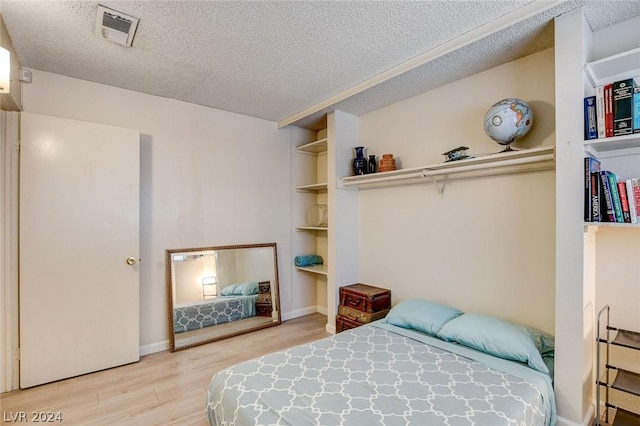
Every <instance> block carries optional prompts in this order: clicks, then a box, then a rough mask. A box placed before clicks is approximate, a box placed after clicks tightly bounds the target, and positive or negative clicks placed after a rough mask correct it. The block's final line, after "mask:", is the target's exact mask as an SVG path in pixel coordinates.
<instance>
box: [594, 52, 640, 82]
mask: <svg viewBox="0 0 640 426" xmlns="http://www.w3.org/2000/svg"><path fill="white" fill-rule="evenodd" d="M584 73H585V75H586V76H587V78H589V81H590V82H591V85H592V86H593V87H598V86H603V85H605V84H609V83H613V82H615V81H619V80H623V79H625V78H631V77H637V76H639V75H640V48H637V49H633V50H629V51H626V52H624V53H620V54H618V55H613V56H609V57H607V58H602V59H599V60H597V61H593V62H587V63H585V64H584Z"/></svg>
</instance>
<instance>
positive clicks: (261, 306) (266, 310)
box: [256, 302, 273, 317]
mask: <svg viewBox="0 0 640 426" xmlns="http://www.w3.org/2000/svg"><path fill="white" fill-rule="evenodd" d="M271 312H273V306H272V305H271V303H260V302H257V303H256V315H258V316H259V317H270V316H271Z"/></svg>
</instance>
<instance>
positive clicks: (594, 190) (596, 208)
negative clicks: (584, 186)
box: [591, 172, 602, 222]
mask: <svg viewBox="0 0 640 426" xmlns="http://www.w3.org/2000/svg"><path fill="white" fill-rule="evenodd" d="M599 182H600V172H593V173H591V214H592V222H602V210H601V209H600V200H602V195H601V193H600V185H599Z"/></svg>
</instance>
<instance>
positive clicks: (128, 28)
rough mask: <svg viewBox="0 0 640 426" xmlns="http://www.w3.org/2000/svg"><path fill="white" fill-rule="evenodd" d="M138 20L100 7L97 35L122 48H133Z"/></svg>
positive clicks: (97, 19)
mask: <svg viewBox="0 0 640 426" xmlns="http://www.w3.org/2000/svg"><path fill="white" fill-rule="evenodd" d="M138 21H139V20H138V19H137V18H134V17H133V16H129V15H125V14H124V13H122V12H118V11H117V10H113V9H109V8H108V7H104V6H102V5H98V15H97V18H96V34H97V35H98V36H99V37H102V38H104V39H105V40H109V41H112V42H114V43H117V44H120V45H122V46H127V47H129V46H131V43H132V42H133V36H134V35H135V33H136V28H138Z"/></svg>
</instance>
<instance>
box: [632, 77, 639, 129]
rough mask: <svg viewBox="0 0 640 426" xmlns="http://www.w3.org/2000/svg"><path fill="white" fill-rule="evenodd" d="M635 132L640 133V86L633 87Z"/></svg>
mask: <svg viewBox="0 0 640 426" xmlns="http://www.w3.org/2000/svg"><path fill="white" fill-rule="evenodd" d="M633 133H640V87H635V88H634V89H633Z"/></svg>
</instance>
